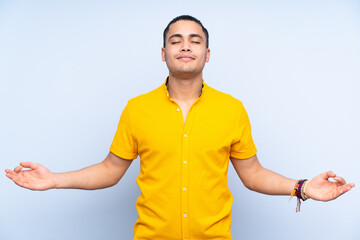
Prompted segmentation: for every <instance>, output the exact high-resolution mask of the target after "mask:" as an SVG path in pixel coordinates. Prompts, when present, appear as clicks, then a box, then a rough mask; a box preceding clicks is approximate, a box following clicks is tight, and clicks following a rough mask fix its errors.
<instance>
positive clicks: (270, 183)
mask: <svg viewBox="0 0 360 240" xmlns="http://www.w3.org/2000/svg"><path fill="white" fill-rule="evenodd" d="M296 183H297V180H294V179H290V178H287V177H284V176H282V175H280V174H277V173H275V172H273V171H270V170H268V169H266V168H263V167H260V168H259V169H257V171H256V172H255V173H254V174H252V175H251V176H249V177H248V178H247V179H246V180H244V185H245V186H246V187H247V188H249V189H250V190H253V191H256V192H259V193H264V194H269V195H290V194H291V192H292V190H293V189H294V186H295V185H296Z"/></svg>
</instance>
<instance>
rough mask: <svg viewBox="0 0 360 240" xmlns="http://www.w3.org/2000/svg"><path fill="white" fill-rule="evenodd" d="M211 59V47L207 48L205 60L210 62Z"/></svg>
mask: <svg viewBox="0 0 360 240" xmlns="http://www.w3.org/2000/svg"><path fill="white" fill-rule="evenodd" d="M209 60H210V48H207V49H206V58H205V62H209Z"/></svg>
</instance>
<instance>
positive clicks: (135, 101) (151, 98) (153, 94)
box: [127, 85, 165, 109]
mask: <svg viewBox="0 0 360 240" xmlns="http://www.w3.org/2000/svg"><path fill="white" fill-rule="evenodd" d="M164 94H165V93H164V89H163V85H161V86H160V87H158V88H156V89H154V90H152V91H150V92H148V93H144V94H141V95H139V96H136V97H134V98H131V99H130V100H129V101H128V103H127V108H129V109H139V108H146V107H148V106H154V104H157V102H159V101H160V100H161V99H163V98H164Z"/></svg>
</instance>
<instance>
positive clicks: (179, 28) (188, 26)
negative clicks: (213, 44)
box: [166, 20, 205, 38]
mask: <svg viewBox="0 0 360 240" xmlns="http://www.w3.org/2000/svg"><path fill="white" fill-rule="evenodd" d="M173 34H181V35H183V36H187V35H190V34H199V35H201V36H202V37H203V38H205V34H204V32H203V30H202V28H201V26H200V25H199V24H198V23H196V22H194V21H189V20H180V21H177V22H175V23H173V24H171V25H170V27H169V32H168V33H167V36H166V37H167V38H168V37H170V36H171V35H173Z"/></svg>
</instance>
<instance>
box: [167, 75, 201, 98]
mask: <svg viewBox="0 0 360 240" xmlns="http://www.w3.org/2000/svg"><path fill="white" fill-rule="evenodd" d="M202 80H203V79H202V74H199V75H198V76H195V77H191V78H183V77H178V76H174V75H172V74H169V81H168V84H167V88H168V91H169V94H170V96H171V98H172V99H174V100H177V101H181V102H189V101H192V100H194V99H197V98H199V96H200V95H201V90H202Z"/></svg>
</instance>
